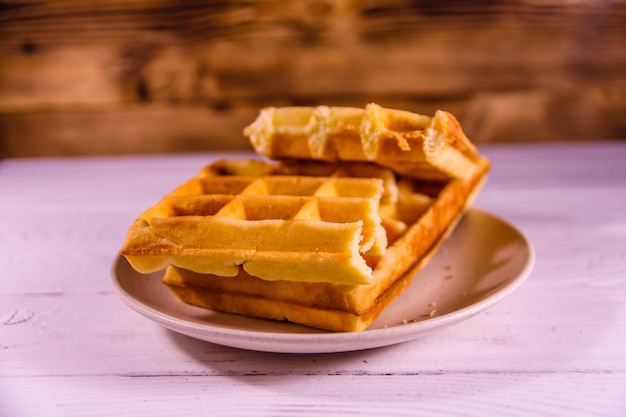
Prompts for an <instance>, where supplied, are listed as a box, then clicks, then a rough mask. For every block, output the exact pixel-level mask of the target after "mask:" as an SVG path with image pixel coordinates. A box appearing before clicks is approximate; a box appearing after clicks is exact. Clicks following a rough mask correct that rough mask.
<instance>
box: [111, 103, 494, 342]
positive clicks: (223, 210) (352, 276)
mask: <svg viewBox="0 0 626 417" xmlns="http://www.w3.org/2000/svg"><path fill="white" fill-rule="evenodd" d="M245 134H246V135H247V136H248V137H249V139H250V142H251V143H252V145H253V146H254V148H255V149H256V151H257V153H259V154H261V155H263V156H266V157H269V158H271V159H275V160H279V161H273V162H266V161H264V160H259V159H252V160H239V161H232V160H230V161H218V162H215V163H213V164H210V165H208V166H207V167H205V168H203V169H202V170H200V172H199V173H198V174H197V175H196V176H195V177H193V178H191V179H190V180H188V181H186V182H185V183H183V184H181V185H180V186H179V187H177V188H176V189H174V190H173V191H172V192H171V193H169V194H168V195H166V196H165V197H164V198H163V199H162V200H161V201H160V202H158V203H157V204H156V205H154V206H153V207H151V208H149V209H147V210H146V211H145V212H144V213H142V214H141V215H140V216H139V217H138V218H137V220H136V221H135V222H134V223H133V224H132V225H131V227H130V230H129V232H128V234H127V238H126V241H125V243H124V246H123V248H122V249H121V251H120V252H121V254H122V255H124V256H125V257H126V258H127V259H128V260H129V262H130V263H131V265H132V266H133V267H134V268H135V269H136V270H138V271H139V272H152V271H155V270H161V269H165V275H164V278H163V282H164V283H165V284H166V285H167V286H168V287H169V288H170V289H171V290H172V292H173V293H174V294H176V295H177V296H178V297H179V298H180V299H181V300H182V301H184V302H186V303H189V304H194V305H198V306H201V307H206V308H209V309H213V310H217V311H222V312H228V313H238V314H243V315H246V316H251V317H259V318H267V319H276V320H289V321H292V322H296V323H300V324H304V325H308V326H311V327H316V328H319V329H325V330H330V331H361V330H364V329H366V328H367V327H368V326H369V325H370V324H371V323H372V322H373V321H374V320H375V319H376V318H377V317H378V315H379V314H380V313H381V312H382V311H383V309H384V308H385V307H386V306H387V305H388V304H389V303H391V301H392V300H393V299H394V298H396V296H397V295H399V294H400V293H401V292H402V291H403V290H404V288H406V286H407V285H408V284H409V283H410V281H411V279H412V277H413V276H414V275H415V273H416V272H417V271H419V270H420V269H421V268H422V267H423V266H424V265H425V263H426V262H428V260H429V259H430V258H431V256H432V255H433V254H434V253H435V251H436V250H437V248H438V247H439V245H440V244H441V243H442V242H443V241H444V240H445V238H446V237H447V236H448V235H449V234H450V233H451V231H452V230H453V228H454V226H455V225H456V223H457V221H458V220H459V219H460V217H461V216H462V215H463V213H464V211H465V210H466V209H467V208H468V207H469V206H470V205H471V203H472V200H473V198H474V196H475V195H476V194H477V193H478V191H479V190H480V188H481V185H482V184H483V182H484V180H485V179H486V175H487V171H488V170H489V161H488V160H487V159H486V158H484V157H483V156H481V155H479V154H478V152H477V151H476V149H475V148H474V147H473V145H472V144H471V143H470V142H469V140H468V139H467V137H466V136H465V135H464V133H463V132H462V130H461V128H460V126H459V124H458V122H457V121H456V119H455V118H454V117H453V116H452V115H450V114H449V113H446V112H442V111H438V112H436V113H435V115H434V116H433V117H430V116H423V115H417V114H413V113H409V112H405V111H401V110H391V109H384V108H382V107H380V106H377V105H375V104H370V105H368V106H367V107H366V108H365V109H357V108H350V107H325V106H320V107H315V108H313V107H304V108H300V107H289V108H267V109H263V110H262V111H261V112H260V114H259V117H258V118H257V119H256V120H255V121H254V122H253V123H252V124H251V125H250V126H248V127H247V128H246V129H245Z"/></svg>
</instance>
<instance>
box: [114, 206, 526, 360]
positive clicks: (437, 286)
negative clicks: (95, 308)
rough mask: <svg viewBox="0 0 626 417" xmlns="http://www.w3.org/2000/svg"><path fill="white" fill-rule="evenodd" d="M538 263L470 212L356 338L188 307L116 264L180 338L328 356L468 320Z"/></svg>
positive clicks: (521, 244)
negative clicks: (400, 291) (428, 261)
mask: <svg viewBox="0 0 626 417" xmlns="http://www.w3.org/2000/svg"><path fill="white" fill-rule="evenodd" d="M533 264H534V251H533V248H532V245H531V244H530V242H529V241H528V240H527V239H526V238H525V237H524V235H523V234H522V233H520V232H519V231H518V230H517V229H515V228H514V227H513V226H511V225H510V224H508V223H507V222H505V221H503V220H501V219H499V218H497V217H495V216H493V215H491V214H489V213H487V212H484V211H481V210H477V209H472V210H470V211H468V212H467V213H466V214H465V216H464V217H463V219H462V220H461V221H460V222H459V224H458V225H457V227H456V229H455V230H454V233H452V235H451V236H450V237H449V238H448V239H447V240H446V241H445V242H444V244H443V245H442V246H441V247H440V249H439V251H438V252H437V253H436V254H435V256H434V257H433V258H432V259H431V261H430V263H429V264H428V265H427V266H426V267H425V268H424V269H422V270H421V271H420V272H419V273H418V274H417V275H416V276H415V277H414V279H413V282H412V283H411V285H410V286H409V287H408V288H407V289H406V290H405V291H404V292H403V293H402V295H401V296H400V297H398V298H397V299H396V300H395V301H394V302H393V303H392V304H391V305H390V306H389V307H388V308H387V309H386V310H385V311H384V312H383V314H381V315H380V317H379V318H378V319H377V320H376V321H375V322H374V323H373V324H372V325H371V326H370V328H369V329H368V330H365V331H363V332H358V333H329V332H325V331H320V330H316V329H312V328H308V327H305V326H301V325H297V324H292V323H287V322H278V321H272V320H261V319H253V318H248V317H242V316H237V315H233V314H224V313H217V312H213V311H210V310H207V309H203V308H199V307H194V306H191V305H187V304H184V303H182V302H180V301H179V300H178V299H177V298H176V297H175V296H174V295H173V294H172V293H170V291H169V289H168V288H167V287H166V286H165V285H163V284H162V283H161V275H162V273H156V274H150V275H142V274H139V273H138V272H136V271H135V270H133V269H132V268H131V267H130V265H129V264H128V262H127V261H126V260H125V259H124V258H123V257H118V258H117V259H116V261H115V264H114V266H113V271H112V277H113V283H114V286H115V288H116V290H117V292H118V294H119V295H120V297H121V298H122V300H123V301H124V302H125V303H126V304H127V305H128V306H130V307H131V308H132V309H134V310H136V311H137V312H139V313H140V314H142V315H144V316H145V317H147V318H149V319H151V320H153V321H155V322H156V323H158V324H160V325H162V326H164V327H166V328H168V329H170V330H173V331H175V332H179V333H182V334H185V335H188V336H191V337H194V338H197V339H201V340H205V341H208V342H212V343H217V344H221V345H225V346H230V347H236V348H242V349H250V350H258V351H266V352H283V353H329V352H344V351H352V350H362V349H370V348H376V347H381V346H387V345H392V344H396V343H401V342H406V341H408V340H412V339H417V338H419V337H422V336H424V335H427V334H429V333H430V332H433V331H436V330H440V329H442V328H445V327H448V326H450V325H453V324H456V323H459V322H461V321H463V320H466V319H468V318H470V317H472V316H474V315H476V314H477V313H479V312H481V311H483V310H485V309H487V308H489V307H491V306H492V305H494V304H496V303H497V302H499V301H500V300H502V299H503V298H504V297H506V296H507V295H509V294H511V293H512V292H513V291H514V290H515V289H516V288H518V287H519V286H520V285H521V284H522V283H523V282H524V280H525V279H526V278H527V277H528V275H529V274H530V271H531V270H532V267H533Z"/></svg>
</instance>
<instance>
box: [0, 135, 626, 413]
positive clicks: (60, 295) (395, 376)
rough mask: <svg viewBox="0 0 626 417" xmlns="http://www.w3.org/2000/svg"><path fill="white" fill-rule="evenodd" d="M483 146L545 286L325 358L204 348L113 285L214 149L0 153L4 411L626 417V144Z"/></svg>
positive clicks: (492, 189) (491, 202) (530, 285)
mask: <svg viewBox="0 0 626 417" xmlns="http://www.w3.org/2000/svg"><path fill="white" fill-rule="evenodd" d="M482 151H483V152H484V153H485V154H486V155H488V156H489V157H491V159H492V161H493V164H494V167H493V170H492V174H491V176H490V180H489V182H488V183H487V186H486V187H485V189H484V190H483V192H482V194H481V195H480V197H479V198H478V200H477V202H476V206H478V207H480V208H482V209H485V210H487V211H490V212H492V213H494V214H496V215H498V216H500V217H502V218H504V219H506V220H508V221H509V222H511V223H512V224H514V225H515V226H517V227H518V228H519V229H521V230H522V231H523V232H524V233H525V234H526V235H527V236H528V237H529V238H530V240H531V241H532V242H533V244H534V246H535V249H536V252H537V263H536V266H535V270H534V271H533V273H532V275H531V277H530V279H529V280H528V281H527V282H526V283H525V284H524V285H523V286H522V287H521V288H520V289H519V290H518V291H517V292H516V293H514V294H513V295H512V296H510V297H509V298H507V299H506V300H504V301H503V302H501V303H500V304H498V305H496V306H495V307H493V308H492V309H490V310H488V311H486V312H484V313H483V314H480V315H478V316H476V317H474V318H472V319H470V320H469V321H467V322H464V323H462V324H460V325H457V326H455V327H452V328H449V329H445V330H442V331H441V332H439V333H436V334H433V335H431V336H427V337H425V338H422V339H418V340H415V341H412V342H408V343H404V344H401V345H396V346H392V347H388V348H381V349H375V350H369V351H362V352H352V353H341V354H325V355H282V354H268V353H258V352H250V351H244V350H236V349H231V348H226V347H221V346H217V345H212V344H210V343H205V342H201V341H198V340H195V339H191V338H188V337H185V336H182V335H178V334H176V333H173V332H170V331H168V330H165V329H162V328H160V327H158V326H157V325H156V324H154V323H152V322H151V321H149V320H147V319H145V318H143V317H142V316H139V315H138V314H137V313H135V312H134V311H132V310H131V309H129V308H128V307H126V306H125V305H124V304H123V303H122V302H121V301H120V300H119V299H118V298H117V295H116V294H115V293H114V292H113V289H112V286H111V284H110V278H109V273H110V267H111V263H112V261H113V258H114V257H115V255H116V253H117V250H118V249H119V247H120V246H121V243H122V240H123V238H124V235H125V233H126V229H127V227H128V226H129V225H130V223H131V221H132V220H133V219H134V218H135V217H136V216H137V214H138V213H139V212H140V211H142V210H143V209H144V208H146V207H147V206H148V205H151V204H153V203H154V202H156V200H157V199H158V198H159V197H161V196H162V195H163V194H165V192H167V191H169V190H170V189H171V188H173V186H175V185H177V184H178V183H180V182H181V181H182V180H184V179H186V178H188V177H190V176H191V175H193V174H194V173H195V172H196V171H197V170H198V169H199V168H200V167H202V166H203V165H204V164H205V163H207V162H209V161H210V160H211V159H212V158H214V157H215V155H184V156H152V157H117V158H78V159H41V160H34V159H24V160H5V161H1V162H0V277H1V278H0V280H1V281H0V282H1V283H2V285H1V286H0V416H2V417H4V416H7V417H8V416H15V417H21V416H81V417H87V416H103V415H112V416H138V415H150V416H166V415H175V416H196V415H216V416H217V415H220V416H231V415H232V416H239V415H256V416H297V415H301V416H316V415H376V416H382V415H385V416H408V415H428V416H436V415H441V416H561V415H563V416H616V417H617V416H626V297H625V296H626V291H625V287H626V285H625V284H626V162H625V161H626V143H624V142H605V143H593V144H591V143H585V144H551V145H545V144H544V145H499V146H483V147H482ZM222 156H228V157H239V156H241V155H240V154H238V155H234V154H228V155H222Z"/></svg>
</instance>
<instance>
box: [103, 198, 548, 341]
mask: <svg viewBox="0 0 626 417" xmlns="http://www.w3.org/2000/svg"><path fill="white" fill-rule="evenodd" d="M468 212H474V213H477V214H479V215H482V216H486V217H488V218H490V220H493V221H496V222H499V223H501V225H502V226H505V227H508V228H509V229H510V230H511V231H513V232H514V233H515V234H516V235H518V237H519V238H520V240H521V242H522V243H523V245H524V246H525V248H526V249H527V254H528V256H527V258H526V259H525V261H524V265H523V267H522V268H521V270H520V271H519V273H518V274H517V276H515V277H513V278H512V279H509V280H507V281H506V282H505V283H504V284H503V285H502V286H501V287H500V288H498V289H497V290H496V291H494V292H493V293H491V294H489V295H487V296H485V297H483V298H481V299H479V300H478V301H476V302H473V303H471V304H469V305H467V306H464V307H461V308H458V309H456V310H453V311H450V312H448V313H445V314H442V315H439V316H434V317H431V318H427V319H424V320H420V321H416V322H408V323H398V324H396V325H393V326H388V327H387V326H386V327H382V328H373V329H365V330H363V331H361V332H324V331H320V332H313V333H288V332H287V333H273V332H271V331H265V330H259V331H255V330H248V329H241V328H232V327H217V326H214V325H211V324H208V323H207V324H201V323H197V322H191V321H189V320H185V319H182V318H179V317H174V316H171V315H169V314H167V313H165V312H162V311H160V310H158V309H156V308H154V307H152V306H149V305H147V304H144V303H142V302H141V301H140V300H138V299H136V298H135V297H133V296H132V295H131V294H129V293H128V292H127V291H126V290H125V289H124V288H122V286H121V284H120V282H119V278H118V277H117V274H116V269H117V267H118V264H119V262H128V261H126V260H125V259H124V257H123V256H121V255H119V254H118V255H117V256H116V257H115V258H114V260H113V264H112V267H111V271H110V272H111V273H110V275H111V280H112V283H113V286H114V288H115V290H116V292H117V295H118V296H119V297H120V298H121V299H122V301H123V302H124V303H125V304H126V305H127V306H128V307H130V308H131V309H133V310H135V311H136V312H137V313H139V314H141V315H142V316H144V317H146V318H148V319H150V320H152V321H154V322H156V323H157V324H160V325H161V326H163V327H165V328H168V329H169V330H171V331H174V332H178V333H181V334H184V335H187V336H189V337H193V338H196V339H200V340H203V341H206V342H210V343H215V344H218V345H223V346H228V347H233V348H239V349H245V350H251V351H262V352H273V353H338V352H348V351H356V350H365V349H373V348H379V347H384V346H389V345H393V344H398V343H403V342H406V341H409V340H413V339H417V338H419V337H421V336H422V335H426V334H427V333H428V332H429V331H432V330H437V329H443V328H445V327H448V326H451V325H454V324H456V323H458V322H460V321H464V320H466V319H469V318H471V317H473V316H475V315H476V314H478V313H480V312H482V311H484V310H486V309H487V308H489V307H492V306H493V305H495V304H497V303H498V302H500V301H502V300H503V299H505V298H506V297H508V296H509V295H510V294H512V293H513V292H514V291H515V290H517V289H518V288H519V287H520V286H521V285H522V284H523V283H524V282H525V281H526V280H527V279H528V277H529V276H530V274H531V272H532V270H533V268H534V264H535V259H536V254H535V249H534V246H533V245H532V243H531V241H530V240H529V239H528V237H527V236H526V235H525V234H524V233H523V232H522V231H521V230H519V229H518V228H517V227H515V226H513V225H512V224H511V223H509V222H508V221H506V220H504V219H503V218H501V217H499V216H497V215H494V214H492V213H490V212H488V211H485V210H482V209H478V208H471V209H469V210H468ZM464 217H465V216H464ZM196 308H202V307H196ZM220 314H227V313H220ZM250 319H251V320H252V319H254V320H261V319H255V318H250ZM294 324H295V323H294ZM349 342H350V343H352V346H350V343H349ZM252 344H254V347H252V346H251V345H252ZM346 344H347V346H346Z"/></svg>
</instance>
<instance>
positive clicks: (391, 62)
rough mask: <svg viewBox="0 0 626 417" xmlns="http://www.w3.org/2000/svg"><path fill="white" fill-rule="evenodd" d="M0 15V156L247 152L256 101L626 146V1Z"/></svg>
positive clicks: (149, 8) (175, 6)
mask: <svg viewBox="0 0 626 417" xmlns="http://www.w3.org/2000/svg"><path fill="white" fill-rule="evenodd" d="M0 13H1V14H0V23H1V24H0V140H1V142H0V157H2V156H29V155H41V156H45V155H75V154H119V153H155V152H157V153H160V152H168V151H171V150H176V151H203V150H204V151H206V150H215V149H235V150H237V149H244V147H245V146H246V145H245V143H243V141H242V138H241V130H242V128H243V126H245V125H246V124H248V123H250V122H251V121H252V119H253V118H254V116H255V115H256V110H258V108H259V107H261V106H265V105H292V104H296V105H301V104H311V105H315V104H334V105H353V106H362V105H364V104H365V103H367V102H371V101H374V102H378V103H379V104H382V105H385V106H388V107H396V108H402V109H407V110H411V111H415V112H421V113H426V114H430V113H432V112H434V110H435V109H437V108H443V109H446V110H449V111H451V112H452V113H454V114H456V115H457V116H458V117H459V119H460V120H461V122H462V123H463V125H464V126H465V127H466V130H467V133H468V134H469V136H470V137H472V139H473V140H474V141H476V142H511V141H516V142H527V141H572V140H578V141H580V140H595V139H607V138H621V137H624V136H626V134H625V132H626V124H625V122H624V118H623V117H622V114H624V112H625V111H626V75H625V73H624V71H623V68H624V66H625V65H626V26H625V25H624V21H625V19H626V3H625V2H624V1H612V2H599V1H593V0H585V1H580V2H565V1H563V2H551V3H549V4H547V5H546V4H543V3H541V2H533V1H526V0H519V1H506V2H481V4H480V5H478V4H466V3H464V2H458V1H443V2H437V3H436V5H433V4H432V3H431V2H410V1H383V2H367V1H361V2H359V1H351V0H343V1H338V2H330V1H326V0H307V1H302V2H288V3H287V4H285V3H284V2H278V1H275V0H273V1H250V2H244V3H241V2H231V1H190V2H175V1H172V0H159V1H154V2H147V1H145V0H133V1H130V2H123V1H103V0H90V1H86V2H78V1H69V2H48V1H37V0H35V1H32V0H28V1H26V0H19V1H14V2H11V3H7V4H5V5H3V6H2V8H0ZM155 108H156V109H158V111H157V110H155ZM126 113H129V115H128V116H126V115H125V114H126ZM112 115H113V116H112ZM51 119H53V120H54V122H52V123H49V124H48V123H47V122H48V120H51ZM88 123H93V125H92V126H90V125H88ZM208 124H210V128H207V125H208ZM164 125H167V128H163V126H164ZM91 136H95V137H96V138H98V139H97V140H95V141H91V140H90V137H91ZM148 138H149V139H148ZM94 142H95V143H94ZM102 142H106V146H104V145H102Z"/></svg>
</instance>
